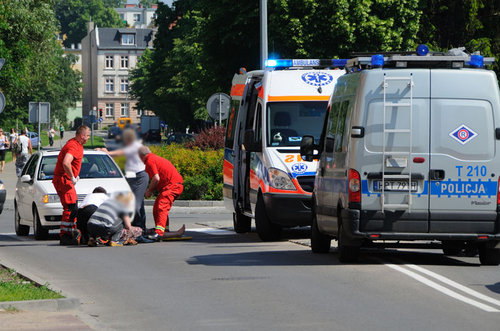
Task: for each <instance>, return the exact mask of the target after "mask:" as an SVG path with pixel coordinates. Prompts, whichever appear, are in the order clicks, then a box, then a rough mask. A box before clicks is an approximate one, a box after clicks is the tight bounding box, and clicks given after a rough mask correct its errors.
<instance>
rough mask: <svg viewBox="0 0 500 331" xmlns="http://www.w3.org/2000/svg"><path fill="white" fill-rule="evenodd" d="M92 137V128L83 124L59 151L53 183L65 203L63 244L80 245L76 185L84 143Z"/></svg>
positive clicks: (62, 220) (62, 221)
mask: <svg viewBox="0 0 500 331" xmlns="http://www.w3.org/2000/svg"><path fill="white" fill-rule="evenodd" d="M89 138H90V129H89V127H87V126H85V125H81V126H79V127H78V129H77V130H76V134H75V137H74V138H71V139H70V140H68V142H67V143H66V144H65V145H64V147H63V148H62V149H61V152H59V156H58V157H57V163H56V168H55V170H54V177H53V178H52V183H53V184H54V187H55V189H56V191H57V194H58V195H59V199H60V200H61V204H62V205H63V214H62V219H61V230H60V233H59V238H60V244H61V245H78V244H79V240H80V232H79V231H78V229H77V228H76V224H75V218H76V214H77V212H78V206H77V202H78V197H77V195H76V190H75V185H76V183H77V182H78V180H79V179H80V177H79V176H78V175H79V174H80V168H81V166H82V159H83V145H84V144H85V143H86V142H87V141H88V140H89Z"/></svg>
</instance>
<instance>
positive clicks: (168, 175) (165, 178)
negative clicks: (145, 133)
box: [144, 153, 183, 192]
mask: <svg viewBox="0 0 500 331" xmlns="http://www.w3.org/2000/svg"><path fill="white" fill-rule="evenodd" d="M144 164H145V165H146V172H147V173H148V175H149V178H153V177H154V175H156V174H158V175H159V176H160V182H159V183H158V191H159V192H161V191H163V190H164V189H165V188H167V187H168V186H169V185H170V184H182V182H183V179H182V176H181V174H180V173H179V172H178V171H177V169H176V168H175V167H174V165H173V164H172V163H171V162H170V161H169V160H166V159H164V158H162V157H160V156H158V155H156V154H153V153H150V154H148V155H147V156H146V159H145V161H144Z"/></svg>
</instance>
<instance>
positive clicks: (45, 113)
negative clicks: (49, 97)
mask: <svg viewBox="0 0 500 331" xmlns="http://www.w3.org/2000/svg"><path fill="white" fill-rule="evenodd" d="M28 110H29V116H28V120H29V122H30V123H37V122H38V121H39V120H38V119H39V116H40V123H50V102H30V103H29V107H28Z"/></svg>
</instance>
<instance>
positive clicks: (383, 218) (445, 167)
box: [301, 45, 500, 265]
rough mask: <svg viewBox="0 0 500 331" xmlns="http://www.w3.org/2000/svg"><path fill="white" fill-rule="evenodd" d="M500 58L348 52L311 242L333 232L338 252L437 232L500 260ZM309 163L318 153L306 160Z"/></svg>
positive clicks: (326, 131) (325, 244)
mask: <svg viewBox="0 0 500 331" xmlns="http://www.w3.org/2000/svg"><path fill="white" fill-rule="evenodd" d="M493 61H494V59H493V58H483V57H482V56H481V55H479V54H472V55H470V54H466V53H464V52H460V50H458V51H457V50H452V51H450V52H448V53H432V52H429V49H428V48H427V47H426V46H425V45H420V46H419V47H418V48H417V50H416V52H410V54H374V55H373V56H364V57H358V58H354V59H350V60H348V62H347V65H346V68H347V72H348V73H347V74H346V75H344V76H342V77H341V78H339V80H338V82H337V86H336V88H335V91H334V92H333V94H332V96H331V99H330V101H329V105H328V110H327V115H326V116H325V122H324V125H323V132H322V133H321V138H320V142H319V144H318V143H317V142H316V141H317V138H316V136H312V135H309V136H304V137H303V139H302V141H301V155H302V157H303V158H304V159H305V160H308V161H311V160H313V159H319V165H318V171H317V174H316V179H315V180H316V182H315V185H314V192H313V202H312V203H313V210H314V215H313V224H312V231H311V248H312V250H313V252H316V253H327V252H328V251H329V250H330V242H331V240H332V239H337V241H338V254H339V258H340V261H341V262H353V261H355V260H356V259H357V258H358V256H359V253H360V248H361V247H362V246H367V245H369V246H373V245H374V244H375V245H376V244H381V245H387V244H397V242H399V241H410V240H423V241H427V242H430V241H435V242H437V241H439V242H441V243H442V248H443V251H444V253H445V254H447V255H453V254H456V253H458V252H460V251H461V249H463V248H464V247H476V248H477V249H478V251H479V258H480V262H481V263H482V264H486V265H498V264H500V191H499V188H500V186H499V183H500V93H499V89H498V81H497V77H496V75H495V73H494V72H493V71H491V70H486V69H485V68H484V67H485V66H486V65H490V64H492V63H493ZM305 164H308V165H309V164H316V163H314V162H311V163H309V162H305Z"/></svg>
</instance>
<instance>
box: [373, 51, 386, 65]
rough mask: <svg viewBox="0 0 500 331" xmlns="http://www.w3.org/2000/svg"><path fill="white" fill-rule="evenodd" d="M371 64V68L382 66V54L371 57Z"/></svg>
mask: <svg viewBox="0 0 500 331" xmlns="http://www.w3.org/2000/svg"><path fill="white" fill-rule="evenodd" d="M371 64H372V67H382V66H384V56H383V55H382V54H375V55H372V60H371Z"/></svg>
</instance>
